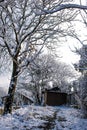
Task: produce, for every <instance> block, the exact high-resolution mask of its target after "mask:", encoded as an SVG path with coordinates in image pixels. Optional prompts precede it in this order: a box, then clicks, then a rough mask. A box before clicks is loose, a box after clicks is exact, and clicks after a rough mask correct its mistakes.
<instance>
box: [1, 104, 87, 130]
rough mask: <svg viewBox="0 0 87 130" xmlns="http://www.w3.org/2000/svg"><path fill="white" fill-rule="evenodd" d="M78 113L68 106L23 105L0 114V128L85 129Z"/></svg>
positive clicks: (10, 129)
mask: <svg viewBox="0 0 87 130" xmlns="http://www.w3.org/2000/svg"><path fill="white" fill-rule="evenodd" d="M80 113H81V112H80V110H78V109H74V108H69V107H50V106H46V107H40V106H25V107H22V108H20V109H18V110H14V111H13V113H12V114H8V115H5V116H0V130H87V119H83V118H82V116H81V114H80Z"/></svg>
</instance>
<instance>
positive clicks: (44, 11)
mask: <svg viewBox="0 0 87 130" xmlns="http://www.w3.org/2000/svg"><path fill="white" fill-rule="evenodd" d="M35 6H36V8H38V9H39V10H41V12H39V13H37V14H39V15H41V14H42V15H43V14H53V13H55V12H58V11H61V10H64V9H70V8H74V9H83V10H87V6H85V5H78V4H60V5H58V6H56V7H54V8H53V9H50V10H46V9H42V8H41V7H40V6H38V5H35Z"/></svg>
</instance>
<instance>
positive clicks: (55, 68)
mask: <svg viewBox="0 0 87 130" xmlns="http://www.w3.org/2000/svg"><path fill="white" fill-rule="evenodd" d="M74 77H75V75H74V72H72V69H71V68H70V67H69V66H68V65H66V64H65V63H62V62H60V61H56V60H55V57H54V56H52V55H51V54H50V55H40V56H38V57H37V58H36V59H35V60H34V62H33V63H31V66H29V67H27V69H26V70H25V72H24V73H23V75H21V76H20V78H19V83H18V86H19V88H21V87H22V88H25V89H26V90H28V91H30V90H31V91H32V92H33V93H34V96H35V99H36V103H39V104H41V99H42V91H44V90H45V89H47V88H51V87H59V88H60V89H61V90H62V91H64V92H65V91H66V92H69V89H70V88H69V82H70V81H69V80H70V79H72V78H74ZM21 79H22V80H21Z"/></svg>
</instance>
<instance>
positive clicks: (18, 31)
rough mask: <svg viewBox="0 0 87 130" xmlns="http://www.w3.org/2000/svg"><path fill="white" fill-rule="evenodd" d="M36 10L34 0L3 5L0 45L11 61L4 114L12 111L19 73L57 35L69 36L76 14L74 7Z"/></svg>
mask: <svg viewBox="0 0 87 130" xmlns="http://www.w3.org/2000/svg"><path fill="white" fill-rule="evenodd" d="M37 3H39V4H40V5H41V7H42V6H43V8H44V9H45V7H47V8H51V6H52V2H51V1H48V2H46V0H42V1H37ZM34 9H35V4H34V1H32V0H15V1H14V2H13V1H10V2H9V1H5V2H4V3H3V4H0V46H2V47H3V48H5V49H6V51H7V54H8V55H9V56H10V58H11V60H12V76H11V81H10V85H9V90H8V95H7V97H6V102H5V106H4V113H11V111H12V102H13V99H14V92H15V88H16V84H17V79H18V76H19V75H20V73H21V72H22V71H23V70H24V69H25V68H26V66H28V65H30V63H31V62H32V61H34V59H35V58H36V57H37V55H38V54H39V53H40V51H41V49H42V48H43V46H44V45H45V44H47V43H48V44H49V43H51V44H52V43H53V41H54V38H57V37H58V36H59V37H63V36H65V35H66V33H65V32H66V30H68V29H67V28H68V26H69V22H70V21H71V20H72V19H73V18H74V16H75V12H74V11H73V10H70V11H69V12H68V11H67V10H66V11H64V10H63V11H61V12H59V13H57V14H53V15H45V14H44V15H37V14H36V13H35V12H36V11H35V10H34ZM71 14H72V16H71ZM66 15H67V17H66ZM57 19H58V20H57ZM65 24H66V26H64V25H65ZM63 26H64V28H63ZM55 34H56V35H55ZM38 46H39V47H38Z"/></svg>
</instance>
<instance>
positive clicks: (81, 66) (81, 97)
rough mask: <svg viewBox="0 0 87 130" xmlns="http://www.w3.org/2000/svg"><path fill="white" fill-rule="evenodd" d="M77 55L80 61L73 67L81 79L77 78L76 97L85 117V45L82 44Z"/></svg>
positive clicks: (86, 56)
mask: <svg viewBox="0 0 87 130" xmlns="http://www.w3.org/2000/svg"><path fill="white" fill-rule="evenodd" d="M78 53H79V55H80V60H79V63H78V64H77V65H75V67H76V70H78V71H79V72H81V77H80V78H79V86H78V90H77V95H76V96H77V102H79V105H80V107H81V109H82V110H83V114H84V116H85V117H87V45H84V44H83V46H82V48H81V49H80V50H78Z"/></svg>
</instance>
